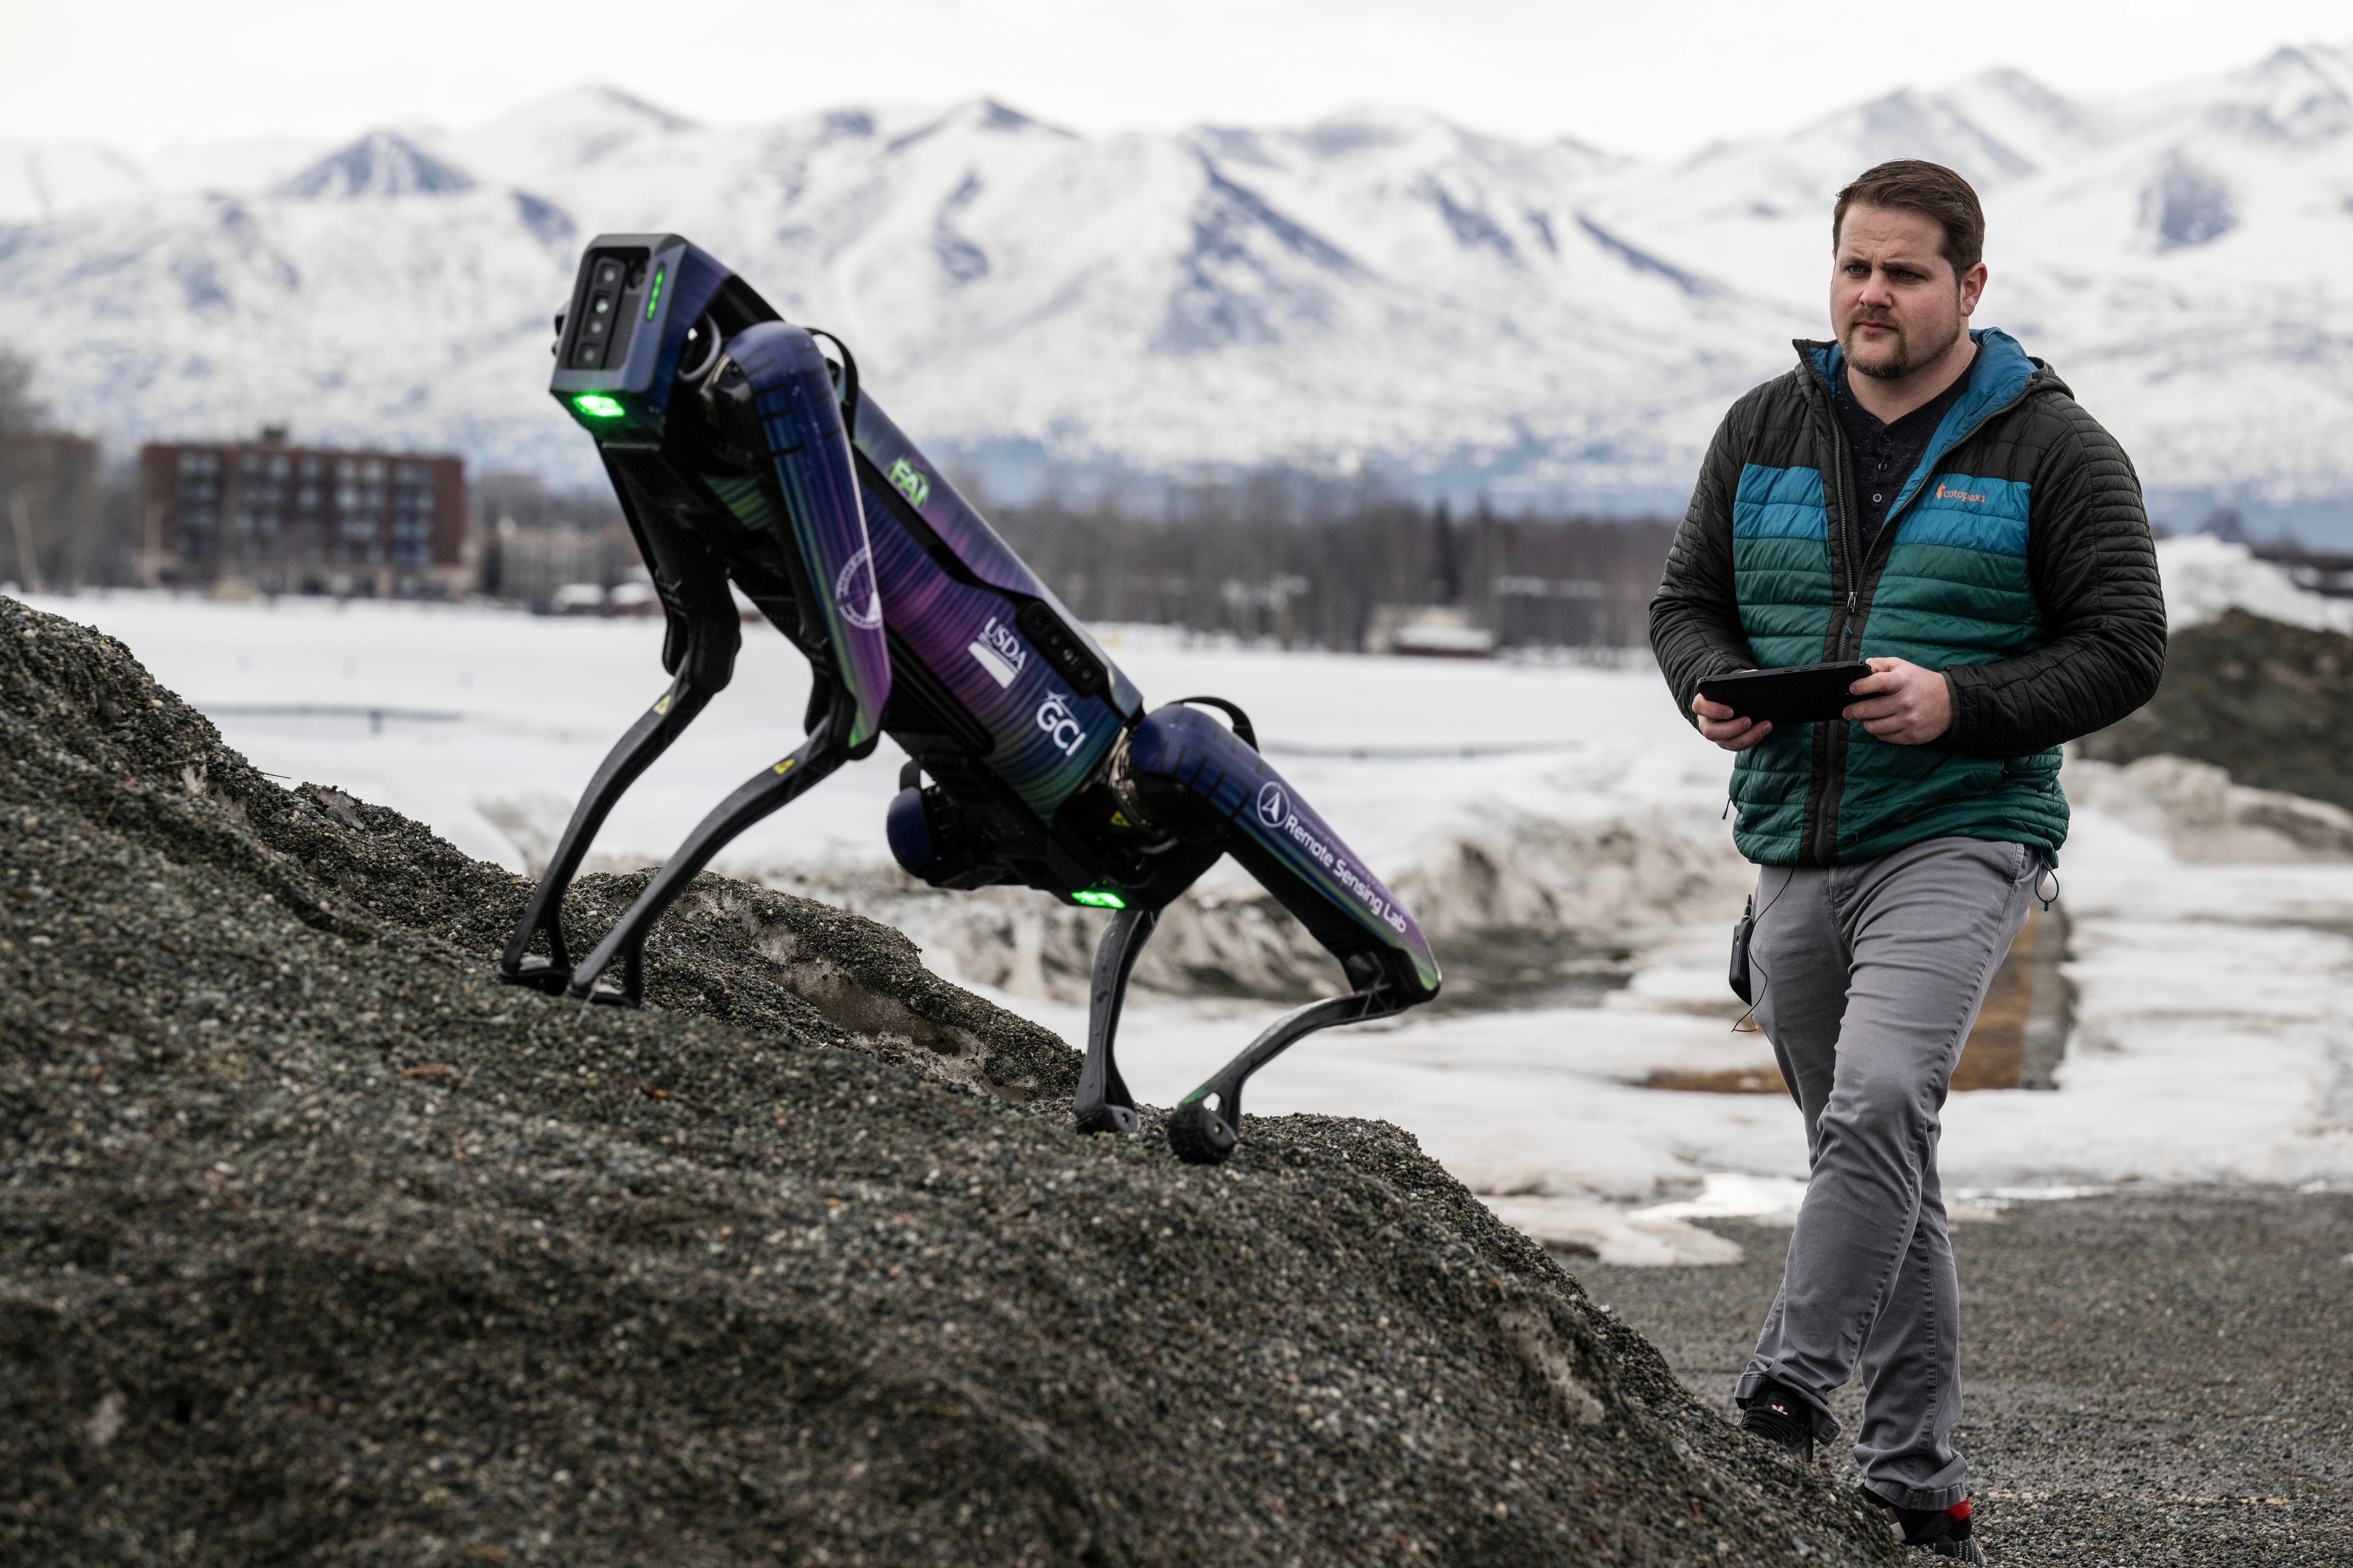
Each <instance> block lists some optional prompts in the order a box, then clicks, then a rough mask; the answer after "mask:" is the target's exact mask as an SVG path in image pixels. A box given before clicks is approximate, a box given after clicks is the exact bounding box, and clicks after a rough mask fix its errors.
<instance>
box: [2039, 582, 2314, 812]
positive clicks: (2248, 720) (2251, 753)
mask: <svg viewBox="0 0 2353 1568" xmlns="http://www.w3.org/2000/svg"><path fill="white" fill-rule="evenodd" d="M2082 749H2083V753H2084V755H2085V756H2087V757H2090V758H2092V759H2093V760H2094V761H2095V762H2103V763H2130V762H2135V761H2137V760H2138V759H2140V758H2142V757H2150V756H2159V755H2166V754H2170V755H2173V756H2178V757H2188V758H2189V759H2191V760H2192V761H2194V762H2200V763H2212V764H2213V765H2214V766H2216V767H2219V768H2222V769H2224V770H2226V771H2227V772H2228V773H2230V775H2231V777H2232V780H2233V781H2234V782H2236V783H2238V784H2244V785H2246V786H2248V787H2250V788H2253V789H2265V790H2279V791H2283V792H2284V793H2286V794H2288V795H2302V796H2304V797H2305V798H2306V799H2307V800H2322V801H2327V802H2329V803H2330V804H2332V805H2341V806H2345V807H2347V808H2348V809H2353V637H2347V636H2346V635H2345V634H2344V633H2342V632H2333V631H2324V630H2319V629H2316V628H2313V627H2307V626H2285V625H2283V624H2282V623H2280V622H2278V621H2273V620H2266V619H2264V618H2263V616H2255V615H2250V614H2249V613H2248V612H2246V611H2245V610H2242V609H2236V608H2232V609H2226V610H2224V611H2223V612H2222V613H2221V615H2220V616H2216V617H2215V618H2214V619H2213V620H2211V621H2207V622H2204V623H2202V624H2200V625H2197V626H2185V627H2183V628H2182V629H2181V630H2179V631H2177V632H2175V633H2174V634H2173V636H2172V637H2171V638H2170V639H2169V641H2168V643H2167V646H2166V653H2165V679H2164V680H2163V681H2162V682H2161V683H2160V684H2159V685H2158V689H2157V695H2156V697H2155V698H2153V699H2151V700H2150V701H2149V703H2148V705H2147V707H2145V708H2143V709H2141V710H2139V711H2138V712H2137V713H2135V714H2133V715H2132V716H2131V717H2130V718H2127V719H2126V720H2125V721H2123V722H2122V723H2119V724H2115V725H2112V726H2110V727H2109V728H2107V729H2105V730H2102V731H2099V732H2098V733H2097V734H2094V735H2089V736H2086V737H2085V738H2084V741H2083V742H2082Z"/></svg>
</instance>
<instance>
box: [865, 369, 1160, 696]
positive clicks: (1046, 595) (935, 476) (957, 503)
mask: <svg viewBox="0 0 2353 1568" xmlns="http://www.w3.org/2000/svg"><path fill="white" fill-rule="evenodd" d="M858 450H859V452H860V455H861V456H863V457H864V458H866V460H867V461H868V462H869V463H871V465H872V467H873V476H874V480H875V481H879V485H880V487H881V488H882V489H886V490H887V491H888V492H889V495H890V499H887V500H882V501H881V505H882V506H883V507H884V508H885V509H895V507H896V506H898V505H901V504H903V505H904V506H905V507H906V508H907V510H909V511H911V512H913V522H914V524H915V526H916V527H917V528H920V529H922V530H923V531H927V532H928V533H929V534H930V535H931V537H932V539H934V540H936V541H937V542H938V543H939V544H940V545H941V546H942V547H943V548H944V550H945V551H946V552H948V553H949V554H950V555H951V556H952V557H953V558H954V559H955V561H956V562H957V563H958V564H960V565H961V566H962V567H963V569H964V571H965V573H966V574H969V576H970V580H971V581H972V582H973V584H976V585H977V586H980V587H985V588H994V589H997V591H999V592H1001V593H1004V594H1008V595H1011V596H1012V597H1013V599H1014V600H1015V602H1016V603H1017V605H1026V604H1028V603H1029V602H1031V601H1042V602H1043V603H1044V604H1045V605H1047V606H1049V607H1050V610H1051V611H1052V613H1053V616H1054V618H1055V620H1057V621H1058V622H1060V626H1058V627H1056V628H1054V629H1053V630H1052V631H1050V632H1047V634H1046V635H1047V636H1048V637H1050V639H1051V644H1050V646H1049V647H1047V648H1046V649H1045V650H1044V651H1046V652H1047V654H1048V655H1049V657H1050V658H1054V660H1055V662H1056V663H1057V665H1058V666H1059V667H1060V668H1062V670H1063V675H1064V679H1067V680H1070V681H1071V684H1072V685H1073V686H1074V687H1076V688H1078V689H1081V690H1082V691H1083V690H1086V689H1090V688H1092V687H1095V686H1097V685H1100V686H1101V688H1102V689H1103V693H1104V695H1105V696H1106V698H1107V699H1108V700H1109V701H1110V703H1111V705H1112V707H1113V709H1114V710H1116V711H1117V712H1118V713H1119V715H1120V717H1121V718H1123V719H1133V718H1134V717H1135V716H1136V715H1137V714H1139V713H1140V712H1142V711H1143V709H1144V699H1143V696H1142V694H1141V693H1139V692H1138V691H1137V690H1136V689H1135V686H1134V682H1132V681H1130V680H1129V679H1127V677H1126V675H1125V674H1124V673H1123V672H1122V671H1121V670H1120V668H1119V667H1118V666H1117V665H1115V664H1113V662H1112V660H1111V657H1110V656H1109V655H1108V654H1106V653H1104V652H1103V648H1102V647H1100V646H1098V645H1097V644H1096V642H1095V640H1094V638H1093V637H1092V636H1090V635H1089V634H1088V632H1087V630H1086V628H1085V626H1082V625H1081V624H1080V622H1079V620H1078V618H1077V617H1076V616H1072V615H1071V613H1070V611H1069V610H1068V609H1066V608H1064V607H1063V605H1062V602H1061V601H1060V599H1058V598H1056V597H1055V596H1054V593H1053V590H1052V589H1050V588H1049V587H1047V586H1046V584H1043V583H1041V582H1039V580H1038V576H1037V574H1035V573H1033V572H1031V571H1030V570H1029V565H1028V563H1025V562H1024V561H1023V560H1022V559H1021V557H1019V556H1018V555H1016V554H1014V553H1013V550H1012V547H1011V546H1010V545H1008V544H1007V543H1006V542H1005V541H1004V540H1003V539H1001V538H999V537H998V536H997V531H996V530H995V529H993V528H991V527H989V526H988V523H987V520H986V519H984V518H983V517H982V516H981V515H980V513H978V512H977V511H976V510H973V508H972V506H971V503H969V502H967V501H966V500H965V499H964V497H963V496H962V495H961V494H959V493H958V492H957V490H956V488H955V486H954V485H952V484H950V483H949V482H948V480H947V477H946V476H945V475H944V474H941V473H940V472H938V471H937V470H936V469H935V468H933V466H932V465H931V463H930V462H929V461H928V460H927V459H926V458H924V457H923V453H922V452H920V451H918V450H917V449H916V447H915V444H914V443H913V441H910V440H909V439H908V438H907V437H906V435H905V433H904V432H902V430H901V429H900V428H899V426H896V425H895V424H893V423H892V420H891V416H889V415H887V414H885V413H883V412H882V410H881V408H879V407H877V406H875V405H874V404H873V402H872V401H871V399H867V400H863V401H861V403H860V408H859V412H858ZM870 488H873V485H872V484H870ZM1040 629H1041V630H1042V629H1043V628H1042V627H1041V628H1040ZM1089 664H1092V665H1094V666H1095V667H1097V668H1099V669H1100V671H1101V674H1100V675H1099V676H1098V675H1096V674H1094V673H1093V672H1092V671H1090V670H1089V669H1088V668H1087V666H1088V665H1089Z"/></svg>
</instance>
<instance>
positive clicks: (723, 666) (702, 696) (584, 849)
mask: <svg viewBox="0 0 2353 1568" xmlns="http://www.w3.org/2000/svg"><path fill="white" fill-rule="evenodd" d="M731 613H732V606H731ZM734 637H735V627H734V626H733V622H732V620H731V621H730V622H729V624H727V625H726V626H720V627H713V628H708V629H706V628H703V627H701V626H696V627H694V628H693V629H692V630H691V632H690V634H689V637H688V638H687V641H688V647H687V651H686V654H685V657H683V658H681V660H680V661H679V666H678V678H677V679H675V680H673V681H671V682H670V689H669V690H668V691H665V692H664V693H662V695H661V696H660V697H659V698H658V699H656V700H655V702H654V705H653V706H652V707H651V708H649V709H647V710H646V711H645V712H643V713H641V714H639V715H638V721H637V722H636V723H634V724H632V725H630V726H629V728H628V731H626V732H625V733H624V734H623V735H622V736H621V738H620V740H619V741H618V742H615V744H614V746H613V749H612V750H611V751H610V752H607V753H606V755H605V761H604V763H602V764H601V765H599V766H598V768H597V769H596V777H594V778H592V779H590V780H589V781H588V788H587V790H586V793H584V794H583V795H581V797H580V804H579V805H576V806H575V807H574V808H573V811H572V820H571V821H570V822H569V823H567V824H565V829H564V837H563V838H561V839H560V840H558V841H557V843H556V846H555V854H554V857H553V858H551V859H550V860H549V861H548V863H547V869H546V871H545V872H544V873H543V874H542V876H541V877H540V879H539V886H538V887H537V888H536V889H533V892H532V896H531V901H530V902H529V903H528V904H526V905H525V906H524V907H523V912H522V920H521V921H517V922H516V925H515V929H514V934H513V935H512V937H510V938H508V939H507V945H506V951H505V952H502V953H501V954H500V955H499V968H498V974H499V978H500V979H501V981H503V982H505V983H506V984H510V985H529V986H532V987H533V988H534V989H537V990H541V991H545V992H548V993H549V994H554V993H557V992H560V991H562V990H564V989H565V987H566V986H568V985H570V984H572V958H571V954H570V952H569V951H568V950H567V949H566V947H565V942H564V895H565V891H566V890H568V889H570V888H571V886H572V879H573V878H575V877H576V876H578V875H579V873H580V862H581V860H582V858H584V857H585V856H586V854H587V853H588V846H589V845H590V844H591V843H593V842H594V841H595V840H596V834H597V832H598V831H599V830H600V829H601V828H603V826H605V818H606V817H607V816H610V815H611V814H612V810H613V806H614V804H615V803H616V802H617V801H618V800H619V799H620V798H621V796H622V795H623V794H624V793H625V792H626V791H627V790H628V787H629V786H630V785H631V784H635V783H637V782H638V775H639V774H641V773H644V772H645V771H646V770H647V769H648V768H649V767H651V766H653V764H654V762H655V760H656V759H657V758H659V756H660V755H661V754H662V753H663V752H666V751H668V750H669V749H670V742H673V741H675V740H677V739H678V738H679V736H680V735H681V734H683V733H684V732H685V731H686V727H687V726H688V725H689V724H691V723H692V722H693V721H694V718H695V715H696V714H698V713H700V712H702V710H703V708H704V707H705V706H707V705H708V704H709V703H710V701H711V700H712V698H713V697H715V696H717V695H718V694H719V692H720V691H721V690H722V689H724V688H725V686H726V685H727V680H728V677H729V675H730V674H731V673H732V670H733V655H734V641H733V638H734ZM706 645H708V646H706ZM542 931H545V932H546V933H547V951H548V956H547V957H544V958H542V957H540V956H539V955H538V954H536V953H534V952H532V951H531V944H532V942H533V940H534V939H536V938H537V937H538V935H539V934H540V932H542Z"/></svg>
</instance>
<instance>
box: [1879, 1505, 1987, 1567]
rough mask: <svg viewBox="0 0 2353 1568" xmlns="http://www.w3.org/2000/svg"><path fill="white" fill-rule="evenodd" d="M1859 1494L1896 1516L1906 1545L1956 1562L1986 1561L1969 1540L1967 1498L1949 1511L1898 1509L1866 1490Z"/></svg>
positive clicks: (1941, 1509)
mask: <svg viewBox="0 0 2353 1568" xmlns="http://www.w3.org/2000/svg"><path fill="white" fill-rule="evenodd" d="M1862 1495H1863V1496H1865V1497H1867V1498H1869V1499H1870V1500H1872V1501H1873V1502H1875V1503H1877V1504H1878V1505H1879V1506H1880V1507H1882V1508H1883V1509H1885V1510H1887V1511H1888V1512H1890V1513H1892V1514H1894V1516H1895V1522H1896V1523H1897V1524H1899V1525H1901V1526H1903V1529H1904V1544H1905V1545H1906V1546H1912V1547H1919V1548H1924V1549H1926V1552H1928V1553H1929V1555H1931V1556H1934V1557H1947V1558H1950V1559H1952V1560H1953V1561H1955V1562H1957V1563H1983V1562H1984V1561H1985V1553H1984V1552H1982V1551H1980V1550H1978V1543H1977V1542H1974V1541H1972V1540H1970V1539H1969V1500H1968V1499H1967V1498H1963V1499H1962V1500H1960V1501H1958V1502H1957V1503H1955V1504H1954V1505H1953V1506H1952V1507H1950V1508H1898V1507H1896V1506H1895V1505H1894V1503H1892V1502H1889V1501H1888V1500H1886V1499H1885V1498H1883V1497H1881V1496H1880V1495H1879V1494H1878V1493H1877V1492H1875V1491H1873V1490H1872V1489H1870V1488H1869V1487H1865V1488H1863V1489H1862Z"/></svg>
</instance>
